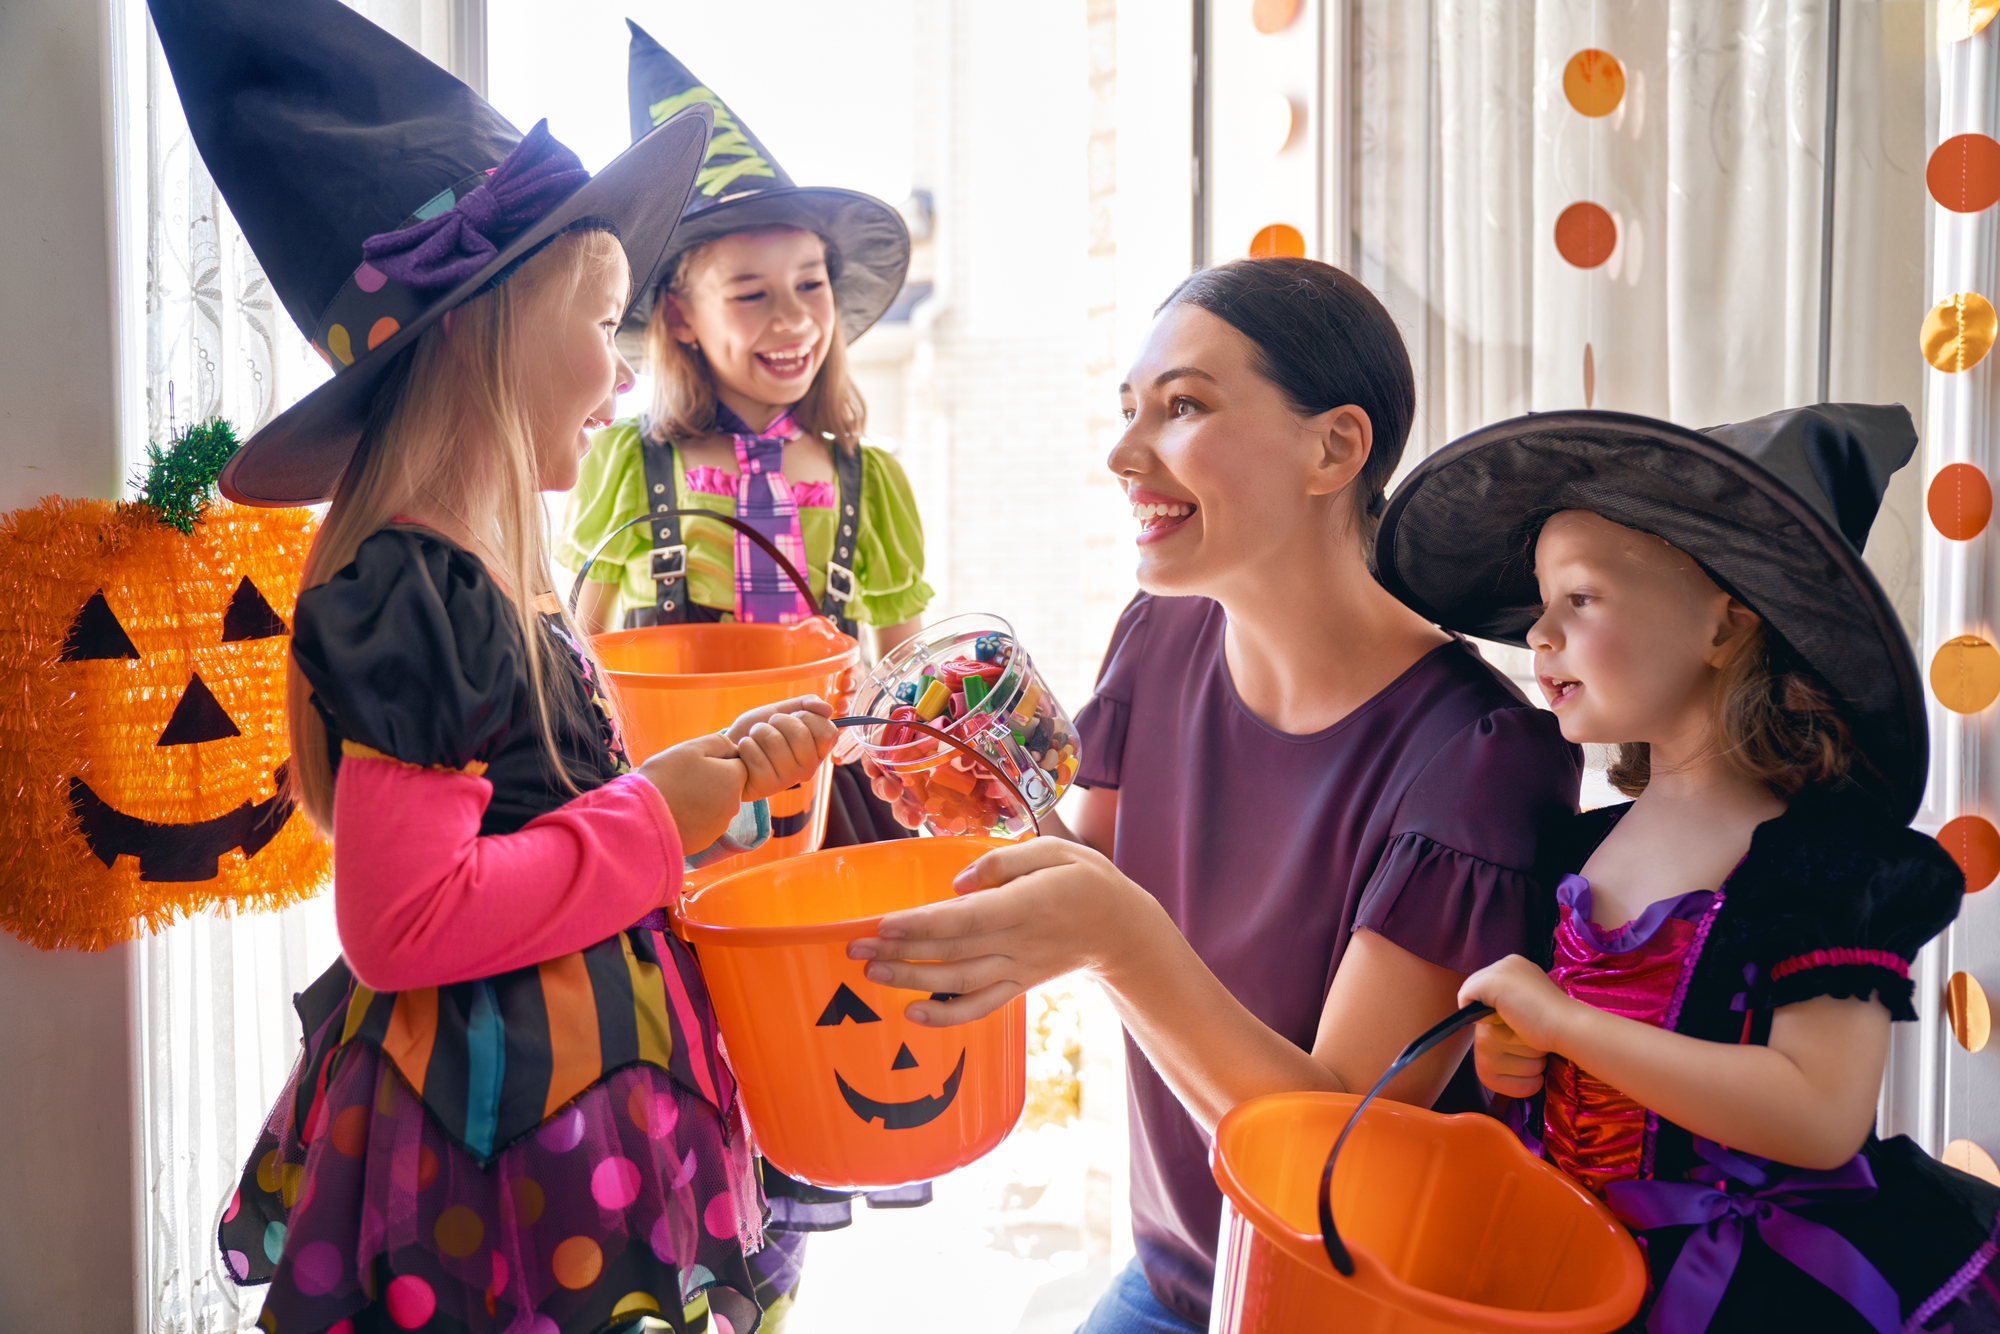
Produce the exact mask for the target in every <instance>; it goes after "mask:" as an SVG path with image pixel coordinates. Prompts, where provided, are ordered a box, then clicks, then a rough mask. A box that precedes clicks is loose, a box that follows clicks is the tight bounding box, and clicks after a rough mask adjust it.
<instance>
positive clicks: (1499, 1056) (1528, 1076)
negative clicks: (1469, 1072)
mask: <svg viewBox="0 0 2000 1334" xmlns="http://www.w3.org/2000/svg"><path fill="white" fill-rule="evenodd" d="M1548 1063H1549V1054H1548V1053H1547V1052H1545V1051H1541V1050H1539V1049H1537V1048H1535V1047H1532V1046H1530V1045H1529V1044H1527V1043H1526V1042H1523V1041H1522V1040H1521V1035H1520V1034H1519V1033H1516V1032H1515V1031H1514V1030H1513V1029H1511V1028H1509V1027H1507V1021H1506V1020H1504V1019H1502V1018H1501V1017H1500V1016H1499V1015H1488V1016H1487V1017H1486V1018H1484V1019H1482V1020H1480V1021H1479V1022H1478V1023H1477V1024H1474V1025H1473V1027H1472V1064H1473V1067H1474V1068H1475V1069H1477V1070H1478V1071H1479V1082H1480V1083H1482V1084H1484V1085H1485V1086H1486V1087H1487V1088H1490V1089H1492V1090H1493V1091H1494V1092H1495V1093H1504V1094H1506V1095H1507V1096H1508V1097H1510V1098H1532V1097H1534V1096H1535V1094H1536V1093H1537V1092H1538V1091H1539V1090H1540V1089H1541V1087H1542V1070H1543V1067H1545V1066H1547V1065H1548Z"/></svg>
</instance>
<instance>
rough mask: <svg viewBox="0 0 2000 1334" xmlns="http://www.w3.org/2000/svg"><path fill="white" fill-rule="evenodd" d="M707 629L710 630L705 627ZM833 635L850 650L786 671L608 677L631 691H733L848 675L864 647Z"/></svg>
mask: <svg viewBox="0 0 2000 1334" xmlns="http://www.w3.org/2000/svg"><path fill="white" fill-rule="evenodd" d="M810 624H811V622H800V625H799V626H798V627H790V626H787V627H773V628H785V629H794V628H803V627H804V626H806V625H810ZM678 628H679V627H677V626H663V625H649V626H642V627H640V628H638V629H636V630H607V631H606V632H605V633H603V634H601V635H592V636H591V637H590V642H591V644H592V645H593V646H594V645H596V644H597V642H598V641H599V640H603V639H611V638H615V637H622V636H625V635H637V634H644V633H646V632H647V631H649V630H672V629H678ZM703 628H707V627H706V626H704V627H703ZM829 633H831V634H833V635H836V636H838V637H839V638H840V639H843V640H845V641H846V644H847V646H846V647H845V648H843V649H840V650H839V651H837V652H835V653H833V654H830V655H829V656H827V657H824V658H819V659H815V660H814V661H811V662H796V663H790V664H787V665H785V666H782V667H757V668H753V669H751V670H749V671H743V672H625V671H618V670H616V669H615V668H612V667H608V666H607V667H606V668H605V669H604V675H605V676H606V677H607V678H608V679H609V680H611V681H612V682H613V683H614V684H617V685H619V686H623V687H625V688H626V689H628V690H729V689H734V688H739V687H744V686H763V685H773V684H775V683H777V682H779V681H791V680H797V679H798V678H800V677H806V676H831V675H833V674H834V673H836V672H844V671H846V670H848V669H849V668H851V667H854V666H857V665H859V663H860V661H861V645H860V643H859V642H857V641H856V640H854V639H852V638H850V637H849V636H847V635H845V634H842V633H841V632H840V631H838V630H831V631H829Z"/></svg>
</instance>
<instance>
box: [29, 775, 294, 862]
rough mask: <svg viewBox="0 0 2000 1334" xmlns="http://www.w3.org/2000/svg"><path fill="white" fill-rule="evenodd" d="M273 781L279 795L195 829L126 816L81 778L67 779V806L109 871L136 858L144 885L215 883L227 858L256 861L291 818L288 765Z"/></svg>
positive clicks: (242, 807)
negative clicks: (235, 854)
mask: <svg viewBox="0 0 2000 1334" xmlns="http://www.w3.org/2000/svg"><path fill="white" fill-rule="evenodd" d="M271 777H272V780H273V783H274V784H275V786H276V788H277V790H276V791H275V792H274V793H272V795H271V796H269V797H266V798H265V799H264V800H263V801H256V802H252V801H246V802H244V803H243V804H242V805H241V806H238V807H237V808H236V809H235V810H233V811H230V812H229V813H228V814H226V815H218V816H216V817H215V818H214V819H213V820H202V821H199V822H198V823H195V824H154V823H153V822H152V821H151V820H141V819H139V818H138V817H137V816H133V815H127V814H125V813H124V812H123V811H120V810H116V809H114V808H113V807H112V806H111V805H110V804H109V803H107V802H106V801H105V800H104V799H103V798H102V797H99V796H98V795H97V794H96V793H95V792H92V791H91V790H90V784H88V783H86V782H84V781H83V780H82V779H81V778H72V779H70V780H69V804H70V809H71V810H74V811H75V812H76V817H77V822H78V823H79V824H80V825H81V826H82V830H83V838H84V841H85V842H86V843H88V844H90V850H91V851H92V852H93V853H95V854H96V855H97V860H99V861H101V862H103V863H104V864H105V865H106V866H110V865H111V864H112V863H113V862H115V861H117V860H118V858H119V857H121V856H124V857H137V858H138V859H139V878H140V879H141V880H148V881H154V882H168V883H180V882H192V881H201V880H213V879H215V877H216V872H217V863H218V862H219V861H220V860H221V858H222V854H223V853H225V852H229V851H231V850H233V849H238V848H240V849H242V851H243V855H244V856H245V857H246V858H247V857H254V856H256V855H257V854H258V853H259V852H262V851H263V850H264V845H265V844H267V843H269V842H270V841H271V840H272V839H274V838H276V837H277V836H278V831H279V830H280V829H282V828H284V827H285V821H286V820H288V819H290V818H291V814H292V803H291V800H290V798H288V797H286V796H285V765H282V764H281V765H279V766H278V769H277V772H276V773H274V774H273V775H272V776H271Z"/></svg>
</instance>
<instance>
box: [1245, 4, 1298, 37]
mask: <svg viewBox="0 0 2000 1334" xmlns="http://www.w3.org/2000/svg"><path fill="white" fill-rule="evenodd" d="M1299 4H1300V0H1251V5H1250V23H1251V25H1252V26H1253V27H1255V28H1256V29H1257V31H1258V32H1261V33H1266V34H1268V33H1274V32H1283V31H1284V30H1285V29H1287V28H1289V27H1291V26H1292V20H1293V19H1295V18H1297V17H1298V16H1299Z"/></svg>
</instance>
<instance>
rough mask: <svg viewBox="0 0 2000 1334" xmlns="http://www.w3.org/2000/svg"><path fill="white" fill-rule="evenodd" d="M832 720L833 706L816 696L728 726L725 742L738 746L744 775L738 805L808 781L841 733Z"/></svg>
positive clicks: (754, 713)
mask: <svg viewBox="0 0 2000 1334" xmlns="http://www.w3.org/2000/svg"><path fill="white" fill-rule="evenodd" d="M832 718H833V706H832V705H831V704H828V703H827V702H826V701H825V700H823V699H821V698H820V697H819V696H817V695H801V696H800V697H798V698H797V699H788V700H785V701H784V702H783V703H780V704H768V705H765V706H764V707H763V708H760V709H752V710H750V712H748V713H746V714H744V715H743V716H742V717H741V718H738V719H737V720H736V721H735V722H733V723H731V724H730V725H729V730H728V731H727V732H726V733H724V736H726V737H727V738H728V739H729V740H731V741H734V742H735V743H736V755H737V758H738V759H740V760H742V761H743V765H744V768H745V769H746V770H747V776H746V778H745V779H744V782H743V790H742V800H744V801H756V800H758V799H759V798H761V797H768V796H770V795H771V794H773V793H775V792H783V791H784V790H785V789H786V788H788V787H791V786H793V785H794V784H796V783H800V782H803V781H804V780H805V779H807V778H809V777H811V776H812V771H813V770H814V769H815V768H817V767H818V766H819V763H820V761H822V760H824V759H825V758H826V757H827V756H828V755H830V754H832V753H833V743H834V739H835V738H836V737H837V736H838V735H839V729H838V728H836V727H835V726H834V725H833V723H832V721H831V720H832Z"/></svg>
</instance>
